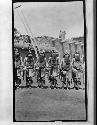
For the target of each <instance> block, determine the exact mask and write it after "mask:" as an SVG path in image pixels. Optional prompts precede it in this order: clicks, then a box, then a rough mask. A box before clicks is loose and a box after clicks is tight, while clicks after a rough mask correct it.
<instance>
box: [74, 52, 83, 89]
mask: <svg viewBox="0 0 97 125" xmlns="http://www.w3.org/2000/svg"><path fill="white" fill-rule="evenodd" d="M81 73H83V68H82V61H81V59H80V53H78V52H76V53H75V55H74V58H73V59H72V78H73V82H74V88H75V89H79V85H81Z"/></svg>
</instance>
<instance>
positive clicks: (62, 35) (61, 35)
mask: <svg viewBox="0 0 97 125" xmlns="http://www.w3.org/2000/svg"><path fill="white" fill-rule="evenodd" d="M65 36H66V31H65V30H64V31H61V30H60V32H59V39H60V40H61V42H62V41H65Z"/></svg>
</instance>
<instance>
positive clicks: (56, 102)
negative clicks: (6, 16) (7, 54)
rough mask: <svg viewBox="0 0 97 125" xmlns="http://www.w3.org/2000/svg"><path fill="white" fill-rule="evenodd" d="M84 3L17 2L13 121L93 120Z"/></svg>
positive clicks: (14, 11)
mask: <svg viewBox="0 0 97 125" xmlns="http://www.w3.org/2000/svg"><path fill="white" fill-rule="evenodd" d="M85 14H86V13H85V2H84V1H66V2H13V97H14V98H13V99H14V100H13V101H14V103H13V113H14V116H13V121H14V122H29V121H30V122H41V121H45V122H47V121H48V122H52V121H62V122H65V121H67V122H69V121H72V122H73V121H80V122H82V121H87V106H88V104H87V91H88V90H87V54H86V53H87V50H86V49H87V44H86V15H85Z"/></svg>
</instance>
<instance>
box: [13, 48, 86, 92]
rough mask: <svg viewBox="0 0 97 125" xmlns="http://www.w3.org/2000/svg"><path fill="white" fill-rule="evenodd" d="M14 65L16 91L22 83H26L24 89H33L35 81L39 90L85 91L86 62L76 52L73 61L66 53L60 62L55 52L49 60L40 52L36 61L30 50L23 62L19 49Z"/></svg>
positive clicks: (15, 55) (15, 52)
mask: <svg viewBox="0 0 97 125" xmlns="http://www.w3.org/2000/svg"><path fill="white" fill-rule="evenodd" d="M14 65H15V70H14V76H15V85H14V87H15V89H17V88H19V87H21V86H23V85H22V83H25V85H24V86H23V87H27V88H29V87H33V84H35V81H34V80H36V83H37V86H36V87H39V88H48V87H49V88H51V89H54V88H64V89H76V90H79V89H85V62H84V61H82V60H81V58H80V53H78V52H75V54H74V57H73V58H72V59H71V58H70V54H69V53H68V52H66V53H65V54H64V55H63V58H62V59H61V61H60V58H59V55H58V53H56V52H55V51H54V50H53V51H52V53H51V55H50V56H49V58H48V59H47V58H46V57H45V52H43V51H40V53H39V57H38V59H37V60H35V58H34V57H33V54H32V51H31V50H30V49H29V52H28V54H27V56H26V57H25V59H24V61H22V57H21V56H20V53H19V51H18V49H15V51H14ZM47 83H48V84H47ZM60 84H61V86H60ZM59 86H60V87H59Z"/></svg>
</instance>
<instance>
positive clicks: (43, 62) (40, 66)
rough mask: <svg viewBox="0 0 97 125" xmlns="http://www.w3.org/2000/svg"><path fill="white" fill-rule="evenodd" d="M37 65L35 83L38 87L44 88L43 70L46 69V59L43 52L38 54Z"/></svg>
mask: <svg viewBox="0 0 97 125" xmlns="http://www.w3.org/2000/svg"><path fill="white" fill-rule="evenodd" d="M37 63H38V73H37V82H38V87H39V88H43V87H44V86H45V68H46V58H45V53H44V51H43V50H40V52H39V58H38V60H37Z"/></svg>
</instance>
